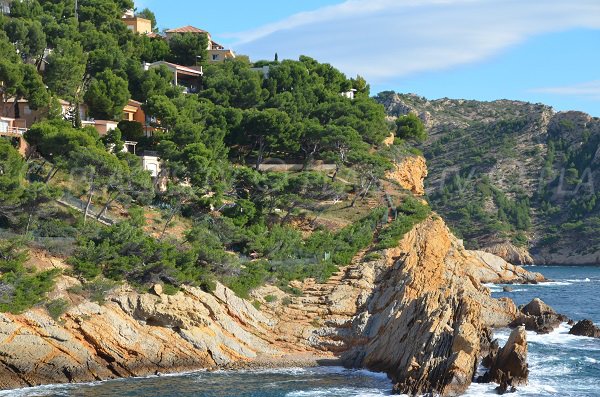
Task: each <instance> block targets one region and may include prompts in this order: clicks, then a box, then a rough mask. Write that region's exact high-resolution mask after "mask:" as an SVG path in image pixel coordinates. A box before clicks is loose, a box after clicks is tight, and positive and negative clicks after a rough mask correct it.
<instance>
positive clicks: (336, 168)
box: [331, 163, 340, 182]
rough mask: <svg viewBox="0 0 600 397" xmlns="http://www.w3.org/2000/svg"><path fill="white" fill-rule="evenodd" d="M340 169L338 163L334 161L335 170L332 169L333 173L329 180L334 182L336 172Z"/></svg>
mask: <svg viewBox="0 0 600 397" xmlns="http://www.w3.org/2000/svg"><path fill="white" fill-rule="evenodd" d="M339 171H340V165H339V164H337V163H336V165H335V171H333V175H332V176H331V182H335V178H337V174H338V172H339Z"/></svg>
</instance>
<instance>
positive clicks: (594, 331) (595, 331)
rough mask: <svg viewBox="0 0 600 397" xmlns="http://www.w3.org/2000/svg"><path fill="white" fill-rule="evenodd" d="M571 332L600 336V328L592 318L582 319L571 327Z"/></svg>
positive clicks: (578, 334)
mask: <svg viewBox="0 0 600 397" xmlns="http://www.w3.org/2000/svg"><path fill="white" fill-rule="evenodd" d="M569 334H571V335H577V336H588V337H590V338H600V328H598V327H596V326H595V325H594V323H593V322H592V321H590V320H581V321H580V322H578V323H577V324H575V325H574V326H573V328H571V330H570V331H569Z"/></svg>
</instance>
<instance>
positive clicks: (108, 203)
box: [96, 192, 121, 220]
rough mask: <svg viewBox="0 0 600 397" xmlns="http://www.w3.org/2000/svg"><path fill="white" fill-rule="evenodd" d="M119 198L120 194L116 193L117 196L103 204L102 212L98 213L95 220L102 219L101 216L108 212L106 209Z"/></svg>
mask: <svg viewBox="0 0 600 397" xmlns="http://www.w3.org/2000/svg"><path fill="white" fill-rule="evenodd" d="M120 196H121V192H117V194H116V195H115V196H114V197H113V198H111V199H110V200H108V201H107V202H106V204H104V207H102V210H101V211H100V213H99V214H98V216H96V219H98V220H100V218H102V215H104V213H105V212H106V211H107V210H108V207H110V205H111V204H112V203H114V202H115V201H116V200H117V199H118V198H119V197H120Z"/></svg>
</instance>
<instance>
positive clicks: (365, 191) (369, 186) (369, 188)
mask: <svg viewBox="0 0 600 397" xmlns="http://www.w3.org/2000/svg"><path fill="white" fill-rule="evenodd" d="M372 185H373V180H370V181H369V184H368V185H367V187H366V188H365V189H364V190H363V192H362V197H361V200H364V199H365V198H366V197H367V194H368V193H369V190H371V186H372Z"/></svg>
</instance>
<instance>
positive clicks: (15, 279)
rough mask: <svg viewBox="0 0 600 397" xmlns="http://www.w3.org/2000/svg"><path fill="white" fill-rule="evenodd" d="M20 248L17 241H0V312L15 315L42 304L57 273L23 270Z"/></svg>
mask: <svg viewBox="0 0 600 397" xmlns="http://www.w3.org/2000/svg"><path fill="white" fill-rule="evenodd" d="M22 246H23V241H21V240H10V241H0V253H2V255H0V312H10V313H14V314H19V313H22V312H24V311H26V310H27V309H29V308H31V307H33V306H35V305H37V304H38V303H40V302H42V301H43V300H44V299H45V297H46V294H47V293H48V292H50V291H51V290H52V289H53V288H54V279H55V277H56V276H57V275H58V274H59V273H60V271H59V270H58V269H53V270H49V271H43V272H38V271H35V270H33V269H27V268H25V266H24V263H25V260H26V259H27V255H26V254H25V252H24V251H23V249H22Z"/></svg>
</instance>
